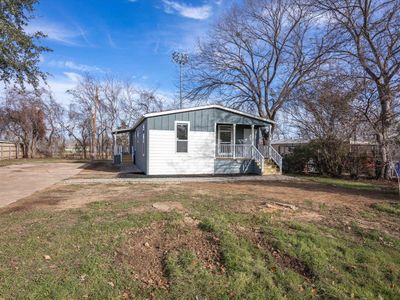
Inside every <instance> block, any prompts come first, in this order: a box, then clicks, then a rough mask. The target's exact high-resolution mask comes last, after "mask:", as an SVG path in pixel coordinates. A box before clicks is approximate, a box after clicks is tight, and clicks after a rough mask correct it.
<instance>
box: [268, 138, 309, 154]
mask: <svg viewBox="0 0 400 300" xmlns="http://www.w3.org/2000/svg"><path fill="white" fill-rule="evenodd" d="M309 142H310V141H309V140H303V139H288V140H275V141H272V142H271V145H272V147H273V148H274V149H275V150H276V151H278V152H279V154H280V155H282V156H285V155H287V154H289V153H292V151H293V149H294V148H295V147H298V146H301V145H307V144H308V143H309Z"/></svg>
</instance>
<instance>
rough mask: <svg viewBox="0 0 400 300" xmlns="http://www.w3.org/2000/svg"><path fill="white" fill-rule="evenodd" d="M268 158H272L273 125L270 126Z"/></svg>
mask: <svg viewBox="0 0 400 300" xmlns="http://www.w3.org/2000/svg"><path fill="white" fill-rule="evenodd" d="M268 132H269V134H268V158H269V159H271V147H272V136H271V134H272V132H271V125H269V126H268Z"/></svg>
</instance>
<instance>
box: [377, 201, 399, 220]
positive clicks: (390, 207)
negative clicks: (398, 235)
mask: <svg viewBox="0 0 400 300" xmlns="http://www.w3.org/2000/svg"><path fill="white" fill-rule="evenodd" d="M372 208H374V209H376V210H378V211H381V212H385V213H388V214H392V215H396V216H398V217H400V203H375V204H373V205H372Z"/></svg>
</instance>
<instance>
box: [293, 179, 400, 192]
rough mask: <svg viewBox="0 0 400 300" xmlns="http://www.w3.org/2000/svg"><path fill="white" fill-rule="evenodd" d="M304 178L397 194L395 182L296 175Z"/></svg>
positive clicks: (343, 186) (339, 185)
mask: <svg viewBox="0 0 400 300" xmlns="http://www.w3.org/2000/svg"><path fill="white" fill-rule="evenodd" d="M297 177H299V178H301V179H304V180H310V181H314V182H318V183H323V184H328V185H333V186H338V187H342V188H349V189H359V190H366V191H380V192H383V193H388V194H398V188H397V186H396V184H395V183H393V184H388V183H387V182H379V181H376V180H365V181H360V180H349V179H340V178H329V177H313V176H297Z"/></svg>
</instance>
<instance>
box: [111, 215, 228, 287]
mask: <svg viewBox="0 0 400 300" xmlns="http://www.w3.org/2000/svg"><path fill="white" fill-rule="evenodd" d="M195 224H196V221H195V220H194V219H192V218H190V217H187V218H186V219H185V222H183V223H178V224H173V225H168V224H167V223H166V222H158V223H153V224H152V225H151V226H149V227H145V228H139V229H135V230H132V231H130V232H128V235H129V239H128V242H127V243H126V244H125V245H124V246H123V248H122V249H121V250H120V251H118V255H117V260H118V261H119V262H120V263H122V264H128V265H129V266H131V267H132V269H133V271H134V274H135V278H136V279H138V280H140V281H141V282H142V283H143V284H145V285H151V286H158V287H161V288H167V287H168V286H169V282H168V277H167V275H166V272H165V261H166V259H167V257H168V256H169V255H170V254H172V253H175V252H177V251H182V250H184V249H185V250H189V251H191V252H192V253H194V254H195V255H196V256H197V258H198V259H199V261H200V262H201V264H202V266H201V267H203V268H206V269H209V270H211V271H214V272H224V268H223V266H222V264H221V257H220V251H219V247H218V239H217V238H216V237H215V236H214V235H213V234H211V233H209V232H203V231H201V230H200V229H198V228H197V226H195Z"/></svg>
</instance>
